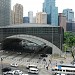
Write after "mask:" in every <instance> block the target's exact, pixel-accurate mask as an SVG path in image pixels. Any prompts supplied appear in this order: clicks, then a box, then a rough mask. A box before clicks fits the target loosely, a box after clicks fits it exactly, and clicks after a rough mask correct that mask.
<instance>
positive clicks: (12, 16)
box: [11, 10, 14, 24]
mask: <svg viewBox="0 0 75 75" xmlns="http://www.w3.org/2000/svg"><path fill="white" fill-rule="evenodd" d="M11 24H14V11H13V10H11Z"/></svg>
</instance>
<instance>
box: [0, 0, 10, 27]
mask: <svg viewBox="0 0 75 75" xmlns="http://www.w3.org/2000/svg"><path fill="white" fill-rule="evenodd" d="M10 12H11V0H0V26H6V25H10V18H11V13H10Z"/></svg>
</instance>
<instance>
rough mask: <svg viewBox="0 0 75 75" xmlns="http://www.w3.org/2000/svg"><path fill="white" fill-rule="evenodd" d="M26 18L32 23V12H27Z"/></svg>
mask: <svg viewBox="0 0 75 75" xmlns="http://www.w3.org/2000/svg"><path fill="white" fill-rule="evenodd" d="M28 17H29V23H33V12H32V11H29V12H28Z"/></svg>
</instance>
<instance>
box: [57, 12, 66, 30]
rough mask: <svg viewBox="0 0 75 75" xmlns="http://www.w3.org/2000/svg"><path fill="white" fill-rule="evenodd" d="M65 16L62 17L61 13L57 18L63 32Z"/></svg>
mask: <svg viewBox="0 0 75 75" xmlns="http://www.w3.org/2000/svg"><path fill="white" fill-rule="evenodd" d="M66 21H67V20H66V16H64V15H63V13H59V16H58V25H59V26H61V27H63V28H64V31H66Z"/></svg>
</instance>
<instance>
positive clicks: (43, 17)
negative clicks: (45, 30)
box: [36, 12, 47, 24]
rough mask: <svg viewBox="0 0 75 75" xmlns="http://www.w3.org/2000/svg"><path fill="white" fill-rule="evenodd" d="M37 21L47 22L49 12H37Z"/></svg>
mask: <svg viewBox="0 0 75 75" xmlns="http://www.w3.org/2000/svg"><path fill="white" fill-rule="evenodd" d="M36 23H40V24H47V14H46V13H45V12H38V13H36Z"/></svg>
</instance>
